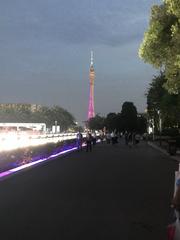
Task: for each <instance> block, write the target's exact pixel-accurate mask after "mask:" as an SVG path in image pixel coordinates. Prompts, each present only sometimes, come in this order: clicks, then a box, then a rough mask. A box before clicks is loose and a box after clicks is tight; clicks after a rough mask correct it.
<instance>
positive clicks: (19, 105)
mask: <svg viewBox="0 0 180 240" xmlns="http://www.w3.org/2000/svg"><path fill="white" fill-rule="evenodd" d="M40 108H41V105H39V104H30V103H0V109H18V110H20V109H26V110H29V111H31V112H36V111H38V110H40Z"/></svg>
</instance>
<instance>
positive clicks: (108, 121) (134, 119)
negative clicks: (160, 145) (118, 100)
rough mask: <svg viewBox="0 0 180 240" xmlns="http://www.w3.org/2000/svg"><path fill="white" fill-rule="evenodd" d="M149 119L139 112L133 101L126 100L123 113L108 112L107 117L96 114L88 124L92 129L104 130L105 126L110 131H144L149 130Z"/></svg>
mask: <svg viewBox="0 0 180 240" xmlns="http://www.w3.org/2000/svg"><path fill="white" fill-rule="evenodd" d="M146 125H147V119H146V118H145V117H144V116H143V115H142V114H141V115H138V114H137V110H136V107H135V106H134V104H133V103H132V102H124V103H123V105H122V110H121V113H113V112H111V113H108V114H107V116H106V117H101V116H99V115H96V116H95V117H94V118H91V119H90V120H89V122H88V126H89V128H90V129H92V130H100V129H101V130H103V129H104V127H105V128H106V130H108V131H117V132H125V131H138V132H139V133H144V132H146V130H147V126H146Z"/></svg>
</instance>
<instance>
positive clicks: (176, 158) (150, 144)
mask: <svg viewBox="0 0 180 240" xmlns="http://www.w3.org/2000/svg"><path fill="white" fill-rule="evenodd" d="M148 145H149V146H151V147H152V148H154V149H156V150H158V151H160V152H162V153H164V154H165V155H166V156H168V157H170V158H172V159H173V160H175V161H177V162H178V163H180V157H178V156H171V155H169V153H167V151H166V150H164V149H162V148H160V147H158V146H156V145H155V144H153V143H152V142H148ZM178 152H179V151H178Z"/></svg>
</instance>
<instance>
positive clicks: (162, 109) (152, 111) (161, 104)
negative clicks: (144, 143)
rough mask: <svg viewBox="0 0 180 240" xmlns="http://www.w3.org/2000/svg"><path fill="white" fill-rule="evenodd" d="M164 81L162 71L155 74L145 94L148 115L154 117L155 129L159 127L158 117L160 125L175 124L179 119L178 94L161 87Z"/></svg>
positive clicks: (171, 125)
mask: <svg viewBox="0 0 180 240" xmlns="http://www.w3.org/2000/svg"><path fill="white" fill-rule="evenodd" d="M165 82H166V77H165V75H164V74H163V73H160V75H158V76H155V77H154V78H153V79H152V82H151V83H150V85H149V89H148V92H147V94H146V96H147V110H148V116H149V117H150V119H154V124H155V130H158V129H159V118H160V117H161V120H162V127H174V126H177V125H178V122H179V119H180V118H179V117H180V114H179V112H180V111H179V110H180V101H179V100H180V95H179V94H169V92H168V91H167V90H166V89H164V87H163V86H164V83H165ZM159 114H160V115H159Z"/></svg>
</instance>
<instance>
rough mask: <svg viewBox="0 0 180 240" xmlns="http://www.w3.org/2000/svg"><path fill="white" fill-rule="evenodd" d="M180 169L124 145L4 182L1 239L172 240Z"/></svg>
mask: <svg viewBox="0 0 180 240" xmlns="http://www.w3.org/2000/svg"><path fill="white" fill-rule="evenodd" d="M177 168H178V166H177V163H175V162H173V161H172V160H171V159H170V158H169V157H168V156H165V155H163V154H162V153H160V152H158V151H157V150H154V149H152V148H151V147H149V146H147V145H145V144H143V143H141V144H140V145H139V146H138V147H137V148H132V149H129V148H128V147H126V146H125V145H124V143H120V144H118V145H117V146H111V145H106V144H102V145H101V144H100V145H98V146H96V147H95V149H93V152H91V153H86V152H85V151H83V152H74V153H71V154H69V155H67V156H65V157H61V158H58V159H56V160H53V161H50V162H48V163H45V164H44V165H40V166H37V167H35V168H32V169H29V170H25V171H23V172H21V173H18V174H16V175H14V176H12V177H9V178H8V179H5V180H3V181H1V182H0V216H1V217H0V230H1V231H0V234H1V235H0V236H1V239H2V240H6V239H7V240H11V239H13V240H14V239H17V240H21V239H22V240H29V239H31V240H35V239H38V240H39V239H43V240H45V239H48V240H60V239H78V240H81V239H82V240H92V239H108V240H110V239H122V240H141V239H142V240H145V239H146V240H152V239H153V240H156V239H157V240H159V239H162V240H163V239H166V225H167V223H168V218H169V204H170V200H171V196H172V191H173V185H174V171H175V170H176V169H177Z"/></svg>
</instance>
